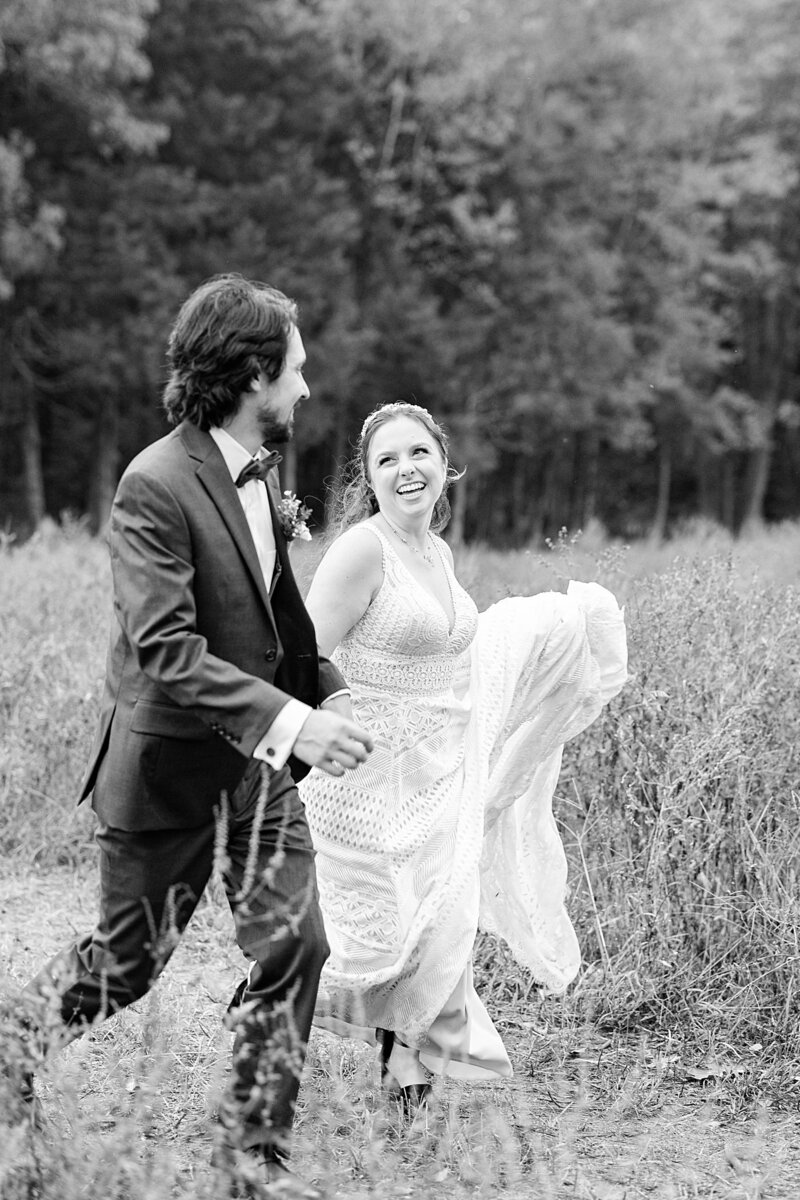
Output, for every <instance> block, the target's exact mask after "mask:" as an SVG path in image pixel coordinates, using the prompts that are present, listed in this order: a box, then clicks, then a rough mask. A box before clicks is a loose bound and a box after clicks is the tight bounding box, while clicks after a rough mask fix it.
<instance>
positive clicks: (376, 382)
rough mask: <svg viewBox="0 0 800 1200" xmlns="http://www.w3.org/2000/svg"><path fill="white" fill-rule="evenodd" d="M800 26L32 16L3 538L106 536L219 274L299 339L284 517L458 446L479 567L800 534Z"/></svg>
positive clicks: (571, 12)
mask: <svg viewBox="0 0 800 1200" xmlns="http://www.w3.org/2000/svg"><path fill="white" fill-rule="evenodd" d="M798 168H800V17H799V16H798V13H797V8H796V0H603V3H598V2H597V0H570V2H569V3H568V4H565V3H564V0H0V338H2V355H1V356H0V433H2V437H0V520H1V521H2V522H3V524H4V526H5V527H6V528H7V529H10V530H13V531H18V532H25V531H27V530H30V529H32V528H34V527H35V526H36V525H37V524H38V523H39V522H40V521H41V520H42V518H43V517H44V516H45V515H47V514H51V515H58V514H59V513H61V512H62V511H64V510H71V511H73V512H76V513H80V514H88V516H89V518H90V520H91V523H92V525H93V527H94V528H100V527H101V526H102V524H103V522H104V520H105V518H106V515H107V513H108V508H109V504H110V500H111V497H112V495H113V491H114V487H115V484H116V480H117V478H118V476H119V474H120V472H121V470H122V468H123V467H124V465H125V463H126V462H127V461H128V460H129V459H130V458H131V457H132V456H133V454H134V453H136V451H137V450H138V449H140V448H141V446H143V445H144V444H145V443H147V442H149V441H151V440H152V439H153V438H155V437H157V436H159V435H160V434H161V433H162V432H163V431H164V429H165V423H164V420H163V417H162V415H161V412H160V406H159V397H160V391H161V388H162V386H163V381H164V374H165V365H164V348H165V341H166V336H167V334H168V330H169V325H170V322H171V320H172V318H173V316H174V313H175V311H176V309H177V307H178V305H179V304H180V302H181V301H182V300H183V298H184V297H185V295H186V294H187V293H188V292H189V291H190V290H191V289H192V288H193V287H194V286H196V285H197V283H199V282H200V281H201V280H202V279H204V278H206V277H208V276H209V275H212V274H215V273H218V272H221V271H241V272H242V273H243V274H246V275H248V276H251V277H256V278H261V279H265V280H267V281H269V282H271V283H273V284H274V285H276V286H277V287H280V288H282V289H283V290H285V291H287V292H288V293H289V294H290V295H291V296H293V297H294V298H295V299H296V300H297V301H298V302H299V305H300V309H301V318H302V329H303V335H304V340H305V342H306V347H307V350H308V354H309V382H310V385H311V389H312V401H311V403H310V404H308V405H306V406H305V411H303V412H302V413H301V414H300V417H299V419H298V439H297V442H296V444H295V448H294V450H293V452H292V453H291V454H290V455H289V456H287V461H286V462H285V464H284V467H285V477H284V486H287V487H292V488H293V489H296V490H297V491H298V492H300V493H302V494H303V495H307V496H309V498H311V500H312V503H313V504H314V506H315V508H316V510H317V512H316V515H317V519H318V520H319V521H321V520H322V519H323V513H322V505H323V503H324V496H325V486H326V482H327V481H332V480H335V479H336V478H337V476H338V473H339V472H340V471H341V468H342V464H343V462H344V461H345V460H346V459H347V457H348V455H349V453H350V449H351V446H352V441H353V439H354V437H355V436H356V434H357V432H358V430H359V428H360V425H361V422H362V421H363V418H364V416H365V415H366V413H367V412H369V411H370V410H371V409H372V408H373V407H374V406H375V405H376V404H379V403H382V402H384V401H390V400H398V399H410V398H413V399H414V400H416V402H418V403H420V404H423V405H425V406H427V407H428V408H430V409H431V411H432V412H433V413H434V414H435V415H437V416H439V417H441V418H442V419H443V420H444V421H445V423H446V425H447V427H448V429H449V432H450V435H451V444H452V453H453V459H454V462H455V464H456V465H457V466H459V467H465V466H466V468H467V471H466V474H465V476H464V478H463V480H462V481H461V482H460V483H459V484H458V486H457V487H456V488H455V489H454V492H453V519H452V523H451V534H450V536H451V537H452V538H453V539H455V540H458V539H465V538H466V539H482V540H492V541H494V542H496V543H498V544H501V545H502V544H506V545H519V544H524V543H526V542H534V541H537V540H539V539H541V538H542V537H545V536H552V535H553V534H554V533H555V532H556V531H557V530H558V529H559V528H560V527H562V526H565V525H566V526H568V527H570V528H572V529H574V528H577V527H581V526H583V527H585V526H586V524H587V523H588V522H590V521H592V520H599V521H601V522H602V523H603V524H604V525H605V526H606V527H607V528H608V529H609V531H610V532H612V533H614V534H618V535H622V536H626V537H633V536H637V535H644V534H654V535H655V536H658V537H660V536H663V535H664V534H665V533H666V532H667V531H668V530H669V528H670V526H671V524H673V523H674V522H676V521H678V520H680V519H682V518H685V517H688V516H691V515H693V514H701V515H703V516H707V517H710V518H713V519H715V520H718V521H720V522H723V523H724V524H725V525H727V526H728V527H730V528H731V529H734V530H738V529H740V528H742V527H743V526H745V525H748V524H752V523H755V522H759V521H762V520H765V519H766V520H775V519H781V518H786V517H796V516H797V515H798V514H799V513H800V403H799V402H798V400H799V397H798V389H799V387H800V337H799V336H798V315H799V313H800V171H799V169H798Z"/></svg>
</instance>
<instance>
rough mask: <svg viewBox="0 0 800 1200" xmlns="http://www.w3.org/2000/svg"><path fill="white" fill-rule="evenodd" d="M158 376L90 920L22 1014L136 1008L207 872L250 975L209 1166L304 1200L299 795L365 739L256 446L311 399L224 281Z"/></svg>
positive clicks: (306, 870) (297, 368)
mask: <svg viewBox="0 0 800 1200" xmlns="http://www.w3.org/2000/svg"><path fill="white" fill-rule="evenodd" d="M168 359H169V365H170V368H171V374H170V378H169V381H168V383H167V386H166V389H165V393H164V406H165V408H166V412H167V417H168V419H169V421H170V423H171V424H172V425H173V426H174V429H173V430H172V432H170V433H169V434H167V436H166V437H164V438H162V439H161V440H160V441H157V442H155V443H154V444H153V445H151V446H149V447H148V448H147V449H145V450H144V451H142V453H141V454H139V455H138V456H137V457H136V458H135V459H134V460H133V462H132V463H131V464H130V466H129V467H128V468H127V470H126V471H125V473H124V475H123V476H122V479H121V480H120V484H119V488H118V490H117V494H116V497H115V500H114V505H113V510H112V513H111V521H110V531H109V545H110V550H111V564H112V569H113V588H114V617H115V619H114V627H113V632H112V637H111V643H110V646H109V651H108V660H107V669H106V682H105V692H104V696H103V700H102V708H101V714H100V723H99V728H98V731H97V736H96V739H95V744H94V749H93V752H92V756H91V760H90V764H89V768H88V771H87V774H86V778H85V780H84V783H83V788H82V792H81V799H83V798H85V797H86V796H87V795H88V794H89V793H91V794H92V797H93V799H92V804H93V807H94V809H95V812H96V814H97V817H98V819H99V824H98V828H97V842H98V845H99V849H100V881H101V895H100V916H99V920H98V924H97V927H96V929H95V930H94V931H93V932H92V933H90V934H88V935H87V936H86V937H84V938H83V939H82V940H81V941H79V942H77V943H76V944H75V945H74V946H72V947H70V948H68V949H66V950H64V951H63V952H62V953H61V954H59V955H58V956H57V957H56V958H55V959H54V960H53V961H52V962H51V963H49V964H48V965H47V966H46V967H45V968H44V970H43V971H41V972H40V974H39V975H37V976H36V978H35V979H34V980H32V981H31V983H30V984H29V985H28V987H27V988H26V992H27V993H28V995H29V997H31V998H32V999H33V1001H34V1004H36V1003H38V1002H40V1001H41V1000H43V999H47V1000H48V1001H49V1003H50V1006H51V1008H54V1009H55V1016H56V1024H57V1025H59V1024H60V1025H62V1027H64V1028H63V1037H61V1038H60V1040H61V1041H62V1042H63V1041H65V1040H69V1039H70V1038H71V1037H73V1036H77V1035H78V1034H79V1033H80V1032H81V1031H82V1030H83V1029H84V1028H85V1027H86V1025H87V1024H89V1023H91V1022H94V1021H96V1020H98V1019H103V1018H104V1017H106V1016H109V1015H110V1014H112V1013H113V1012H115V1011H117V1010H118V1009H120V1008H123V1007H125V1005H127V1004H130V1003H131V1002H132V1001H134V1000H137V999H138V998H139V997H140V996H142V995H143V994H144V993H145V992H146V991H147V990H148V988H149V987H150V986H151V984H152V983H153V982H154V980H155V979H156V978H157V976H158V975H159V973H160V972H161V971H162V970H163V968H164V966H165V964H166V962H167V961H168V959H169V957H170V954H171V953H172V950H173V949H174V947H175V945H176V943H177V940H178V938H179V936H180V934H181V933H182V932H183V930H184V928H185V927H186V924H187V922H188V920H189V918H190V916H191V915H192V912H193V911H194V908H195V906H196V905H197V902H198V900H199V898H200V896H201V894H202V892H203V889H204V888H205V886H206V883H207V882H208V880H209V877H210V875H211V871H212V866H213V863H214V859H215V852H216V856H217V861H219V860H220V859H221V868H222V872H223V878H224V881H225V887H226V891H227V896H228V900H229V902H230V905H231V909H232V912H233V919H234V922H235V926H236V934H237V939H238V941H239V944H240V946H241V947H242V949H243V951H244V952H245V953H246V955H247V956H248V958H249V959H250V970H249V974H248V976H247V979H246V980H245V981H243V983H242V984H241V985H240V987H239V989H238V990H237V993H236V996H235V998H234V1002H233V1003H232V1005H231V1009H230V1021H231V1026H232V1027H233V1028H235V1030H236V1037H235V1042H234V1051H233V1063H232V1069H231V1074H230V1079H229V1083H228V1086H227V1090H226V1092H225V1094H224V1096H223V1099H222V1103H221V1105H220V1113H219V1122H220V1126H219V1133H218V1138H217V1150H216V1161H217V1162H218V1163H219V1164H221V1165H222V1166H223V1167H225V1168H226V1169H228V1170H229V1173H231V1174H232V1175H233V1176H234V1177H235V1178H236V1180H237V1182H236V1183H235V1190H234V1191H232V1193H231V1194H232V1195H236V1196H240V1195H244V1196H262V1195H266V1196H269V1195H273V1194H274V1195H281V1196H296V1197H303V1196H305V1197H312V1196H314V1195H318V1194H319V1193H318V1192H316V1189H314V1188H312V1187H311V1186H310V1185H308V1184H304V1183H303V1182H302V1181H301V1180H300V1179H299V1178H298V1177H297V1176H296V1175H294V1174H293V1173H292V1172H290V1171H289V1170H288V1167H287V1166H286V1156H287V1152H288V1140H289V1133H290V1129H291V1124H292V1118H293V1114H294V1107H295V1101H296V1098H297V1092H298V1088H299V1074H300V1070H301V1068H302V1064H303V1060H304V1056H305V1049H306V1043H307V1041H308V1036H309V1031H310V1027H311V1019H312V1014H313V1010H314V1002H315V998H316V993H317V985H318V981H319V974H320V971H321V968H322V965H323V963H324V961H325V958H326V957H327V954H328V946H327V943H326V940H325V933H324V929H323V924H322V918H321V915H320V910H319V905H318V901H317V890H316V879H315V874H314V862H313V857H314V856H313V850H312V845H311V839H310V836H309V830H308V825H307V823H306V818H305V814H304V811H303V807H302V804H301V803H300V800H299V798H298V795H297V790H296V787H295V781H296V780H297V779H299V778H301V777H302V776H303V775H305V774H306V773H307V771H308V769H309V767H310V766H317V767H320V768H322V770H324V771H327V772H328V773H329V774H331V775H342V774H343V773H344V772H345V771H346V770H349V769H352V768H354V767H356V766H358V765H359V764H360V763H362V762H363V761H364V760H365V759H366V757H367V754H368V753H369V751H370V750H371V748H372V740H371V738H370V736H369V735H368V734H367V733H366V732H365V731H364V730H363V729H361V728H360V727H359V726H357V725H356V724H355V723H354V722H353V721H352V720H351V719H350V717H349V713H350V705H349V697H348V694H347V690H346V687H345V684H344V681H343V679H342V678H341V676H340V675H339V673H338V671H337V670H336V668H335V667H334V666H333V665H332V664H331V663H330V662H328V661H327V659H318V656H317V648H316V641H315V634H314V628H313V625H312V623H311V620H310V618H309V616H308V614H307V612H306V610H305V607H304V605H303V602H302V600H301V598H300V594H299V592H298V589H297V585H296V583H295V580H294V577H293V575H292V570H291V566H290V564H289V557H288V553H287V537H286V533H285V528H286V525H285V521H284V523H283V524H282V520H281V512H280V490H279V487H278V484H277V477H276V472H275V470H274V463H275V462H276V461H278V460H279V456H278V455H277V454H276V453H274V452H272V453H269V452H268V451H267V450H266V448H265V446H264V444H265V443H267V444H268V445H271V446H274V445H278V444H280V443H283V442H285V441H287V439H288V438H289V437H290V436H291V433H292V422H293V414H294V409H295V406H296V405H297V403H298V402H299V401H302V400H307V399H308V397H309V390H308V387H307V385H306V382H305V379H304V378H303V366H304V362H305V354H304V350H303V342H302V339H301V336H300V332H299V329H298V326H297V310H296V307H295V305H294V303H293V302H292V301H290V300H289V299H287V297H286V296H284V295H283V294H282V293H281V292H278V291H276V290H274V289H273V288H270V287H267V286H266V285H265V284H261V283H255V282H251V281H249V280H246V279H243V278H241V277H240V276H235V275H228V276H221V277H217V278H214V279H212V280H209V281H208V282H207V283H205V284H203V285H202V286H201V287H200V288H198V289H197V291H195V292H194V293H193V294H192V295H191V296H190V297H189V299H188V300H187V301H186V302H185V304H184V305H183V307H182V308H181V310H180V312H179V314H178V317H177V320H176V322H175V326H174V328H173V330H172V334H171V337H170V342H169V352H168ZM289 532H290V533H291V529H290V530H289ZM57 1038H58V1035H57ZM247 1179H249V1180H250V1182H249V1183H248V1182H247ZM243 1180H244V1182H243Z"/></svg>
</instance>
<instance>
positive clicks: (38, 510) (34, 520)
mask: <svg viewBox="0 0 800 1200" xmlns="http://www.w3.org/2000/svg"><path fill="white" fill-rule="evenodd" d="M20 387H21V400H22V426H21V432H20V440H21V443H22V446H21V448H22V486H23V491H24V496H25V511H26V512H27V515H28V521H29V523H30V527H31V529H32V530H33V529H36V528H37V526H38V525H39V524H40V523H41V522H42V520H43V519H44V515H45V500H44V477H43V474H42V435H41V431H40V429H39V408H38V405H37V403H36V393H35V392H34V390H33V388H32V386H31V385H30V383H28V381H27V380H21V381H20Z"/></svg>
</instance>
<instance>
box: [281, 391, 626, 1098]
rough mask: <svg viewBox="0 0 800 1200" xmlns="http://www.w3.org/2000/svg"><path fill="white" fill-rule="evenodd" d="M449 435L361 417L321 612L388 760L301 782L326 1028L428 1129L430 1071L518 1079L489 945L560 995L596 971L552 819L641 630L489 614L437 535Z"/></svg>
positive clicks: (589, 599) (610, 613)
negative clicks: (491, 939) (497, 1015)
mask: <svg viewBox="0 0 800 1200" xmlns="http://www.w3.org/2000/svg"><path fill="white" fill-rule="evenodd" d="M451 477H457V476H456V475H455V472H454V471H453V470H452V468H450V467H449V465H448V455H447V438H446V435H445V433H444V430H443V429H442V427H441V426H440V425H439V424H438V423H437V422H436V421H435V420H434V419H433V418H432V417H431V415H430V414H429V413H428V412H427V410H426V409H424V408H420V407H419V406H417V405H414V404H388V405H384V406H383V407H381V408H379V409H377V410H376V411H375V412H373V413H371V414H370V416H369V417H367V419H366V421H365V422H364V426H363V428H362V431H361V437H360V439H359V443H358V450H357V454H356V458H355V460H354V463H353V464H352V477H351V481H350V483H349V484H348V486H347V487H346V488H345V490H344V492H343V493H342V495H341V496H340V498H339V505H340V509H341V512H340V518H339V522H338V524H339V528H340V529H341V530H342V532H341V533H340V535H339V536H338V537H337V539H336V540H335V541H334V542H333V544H332V545H331V546H330V548H329V550H328V551H327V553H326V555H325V556H324V558H323V559H322V562H321V563H320V565H319V568H318V570H317V573H316V575H315V577H314V580H313V583H312V586H311V589H310V592H309V596H308V600H307V606H308V609H309V611H310V613H311V616H312V618H313V620H314V623H315V625H316V629H317V637H318V641H319V647H320V651H321V652H322V653H323V654H325V655H328V656H330V657H331V658H332V659H333V661H334V662H335V663H336V665H337V666H338V667H339V669H340V670H341V671H342V673H343V674H344V676H345V678H346V679H347V680H348V683H349V685H350V687H351V689H352V714H351V712H350V704H351V699H350V698H349V697H347V696H340V697H339V698H338V699H337V700H336V701H334V703H335V704H337V705H339V706H340V707H341V710H342V711H343V712H344V713H346V715H348V716H350V715H353V716H354V718H355V719H356V720H357V721H358V722H359V723H360V724H361V725H363V726H364V727H365V728H367V729H369V730H370V731H371V733H372V734H373V735H374V738H375V749H374V751H373V753H372V754H371V756H370V758H369V760H368V761H367V762H366V763H364V764H362V765H361V766H360V767H359V768H357V769H356V770H355V771H351V772H349V773H348V774H347V776H342V777H341V778H336V777H333V776H331V775H329V774H325V773H323V772H321V771H317V770H315V771H313V772H312V773H311V775H309V777H308V778H307V779H306V780H305V782H304V783H302V784H301V785H300V790H301V795H302V797H303V800H304V801H305V805H306V811H307V814H308V819H309V823H310V825H311V831H312V835H313V838H314V844H315V847H316V850H317V876H318V880H319V888H320V900H321V904H322V911H323V914H324V917H325V927H326V932H327V936H328V940H329V942H330V945H331V956H330V959H329V961H328V963H327V964H326V966H325V968H324V970H323V975H322V984H321V988H320V1003H319V1010H320V1011H319V1016H320V1021H321V1023H322V1024H325V1025H327V1027H329V1028H333V1029H335V1030H337V1031H338V1032H340V1033H343V1034H346V1035H350V1036H360V1037H363V1038H365V1039H367V1040H370V1041H372V1040H374V1031H375V1030H377V1031H379V1032H380V1033H381V1034H382V1062H383V1072H384V1081H385V1084H386V1086H387V1087H388V1088H389V1090H390V1091H391V1092H392V1094H394V1095H395V1096H396V1098H397V1099H398V1100H399V1101H400V1102H401V1103H402V1104H403V1107H404V1108H405V1110H406V1111H407V1112H412V1111H413V1110H414V1109H415V1108H416V1107H417V1106H418V1105H419V1104H420V1103H422V1102H424V1100H425V1097H426V1095H427V1093H428V1091H429V1088H430V1079H431V1076H430V1073H429V1072H430V1071H431V1070H433V1071H438V1072H444V1073H447V1074H450V1075H458V1076H460V1077H461V1078H472V1079H477V1078H488V1077H491V1076H496V1075H510V1074H511V1064H510V1062H509V1059H508V1055H507V1054H506V1051H505V1049H504V1047H503V1043H502V1041H501V1039H500V1036H499V1034H498V1032H497V1030H496V1029H495V1027H494V1025H493V1024H492V1021H491V1019H490V1017H489V1014H488V1013H487V1011H486V1009H485V1007H484V1005H483V1003H482V1002H481V1000H480V999H479V997H478V995H477V993H476V992H475V989H474V987H473V981H472V961H471V960H472V950H473V944H474V941H475V936H476V933H477V931H478V929H479V928H480V929H484V930H489V931H491V932H493V933H496V934H498V935H499V936H500V937H502V938H503V939H504V940H505V941H506V943H507V944H508V946H509V947H510V949H511V951H512V953H513V954H514V956H515V957H516V958H517V960H518V961H519V962H520V963H522V964H523V965H524V966H525V967H526V968H527V969H528V970H529V971H530V972H531V973H532V975H533V978H534V979H535V980H536V981H537V982H538V983H539V984H541V985H542V986H544V987H546V988H548V989H549V990H552V991H556V992H558V991H563V990H564V988H565V987H566V986H567V984H568V983H569V982H570V980H571V979H573V977H574V976H575V974H576V972H577V970H578V967H579V964H580V950H579V947H578V943H577V939H576V937H575V933H574V930H573V928H572V925H571V923H570V920H569V917H568V916H567V912H566V909H565V907H564V898H565V891H566V860H565V856H564V850H563V847H562V844H561V840H560V838H559V835H558V831H557V829H556V824H555V820H554V817H553V813H552V797H553V792H554V789H555V786H556V782H557V779H558V773H559V768H560V764H561V751H562V746H563V743H564V742H565V741H566V740H567V739H568V738H571V737H573V736H574V735H575V734H577V733H579V732H580V731H581V730H582V729H585V728H586V727H587V726H588V725H589V724H591V722H592V721H593V720H594V719H595V718H596V717H597V715H598V713H599V712H600V710H601V708H602V706H603V705H604V704H605V703H606V702H607V701H608V700H609V699H610V698H611V697H612V696H614V695H615V694H616V693H617V692H619V691H620V689H621V688H622V686H623V684H624V682H625V679H626V643H625V628H624V624H623V615H622V612H621V611H620V609H619V608H618V606H617V603H616V601H615V599H614V597H613V596H612V595H611V593H610V592H608V591H606V590H605V589H604V588H601V587H599V586H598V585H597V584H581V583H571V584H570V585H569V590H568V592H567V594H566V595H562V594H560V593H553V592H551V593H545V594H543V595H538V596H534V597H512V598H509V599H506V600H502V601H500V602H499V603H498V604H495V605H494V606H493V607H492V608H490V609H489V610H488V611H487V612H485V613H481V614H478V612H477V609H476V607H475V605H474V603H473V602H472V600H471V599H470V597H469V596H468V595H467V593H466V592H465V591H464V589H463V588H461V587H460V585H459V583H458V581H457V579H456V577H455V575H454V573H453V559H452V555H451V552H450V549H449V547H448V546H447V544H446V543H445V542H444V541H443V540H442V539H441V538H440V537H439V536H438V535H437V533H436V530H438V529H440V528H441V527H442V526H443V525H444V524H445V522H446V520H447V517H448V516H449V506H448V503H447V499H446V490H447V485H448V483H449V481H450V478H451Z"/></svg>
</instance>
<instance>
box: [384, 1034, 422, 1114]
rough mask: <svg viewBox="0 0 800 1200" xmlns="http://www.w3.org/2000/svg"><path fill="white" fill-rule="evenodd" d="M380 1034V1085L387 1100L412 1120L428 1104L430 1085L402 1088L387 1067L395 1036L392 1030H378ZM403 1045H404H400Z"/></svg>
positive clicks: (414, 1084) (414, 1085)
mask: <svg viewBox="0 0 800 1200" xmlns="http://www.w3.org/2000/svg"><path fill="white" fill-rule="evenodd" d="M378 1032H380V1034H381V1084H382V1085H383V1089H384V1091H385V1093H386V1098H387V1100H391V1101H392V1102H393V1103H394V1104H396V1105H397V1107H398V1108H399V1109H400V1112H401V1113H402V1114H403V1116H404V1117H406V1118H407V1119H408V1120H413V1118H414V1117H415V1116H416V1115H417V1113H418V1112H419V1110H420V1109H421V1108H422V1107H423V1105H425V1104H427V1103H428V1097H429V1096H430V1093H431V1085H430V1083H408V1084H406V1085H405V1087H402V1086H401V1085H400V1084H399V1083H398V1082H397V1080H396V1079H395V1077H394V1075H393V1074H392V1071H391V1068H390V1066H389V1057H390V1055H391V1053H392V1048H393V1046H394V1043H395V1040H399V1039H395V1034H394V1030H392V1029H382V1030H379V1031H378ZM400 1044H401V1045H403V1044H404V1043H402V1042H401V1043H400Z"/></svg>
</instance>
